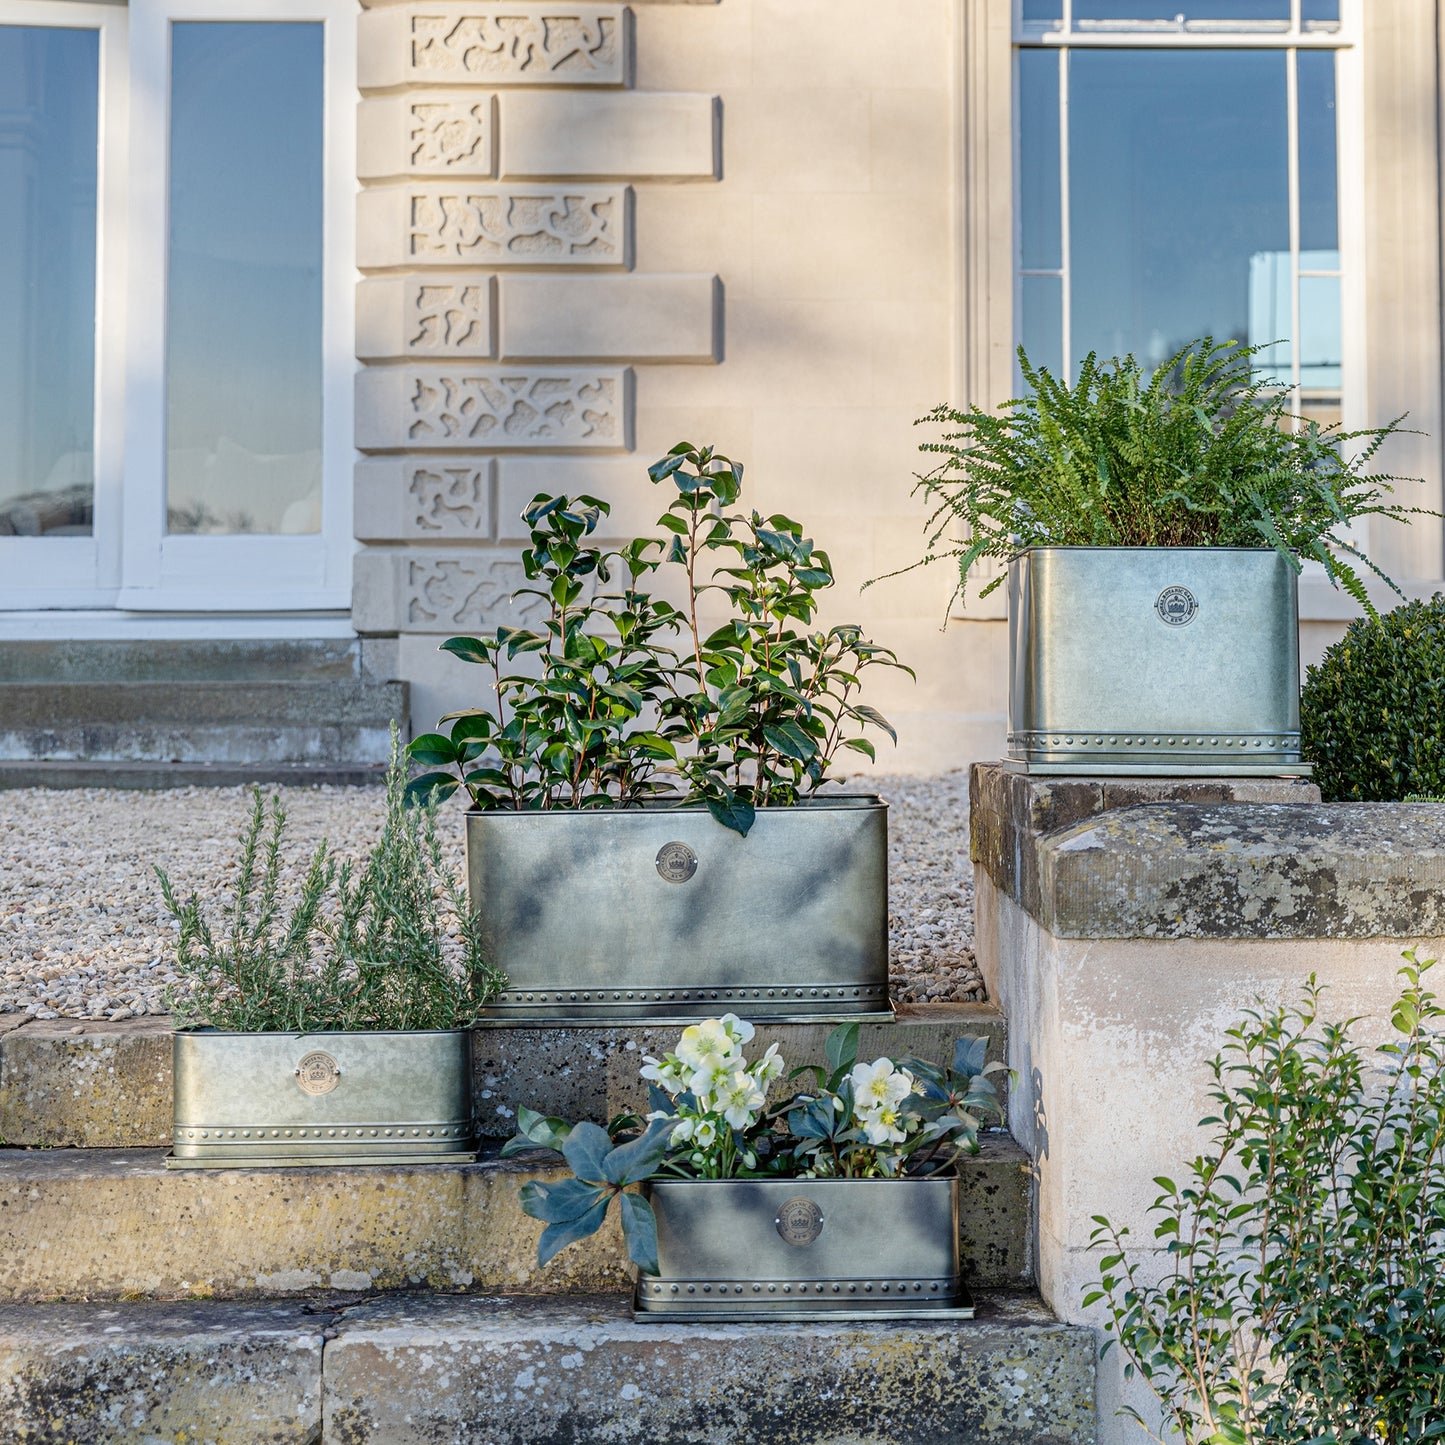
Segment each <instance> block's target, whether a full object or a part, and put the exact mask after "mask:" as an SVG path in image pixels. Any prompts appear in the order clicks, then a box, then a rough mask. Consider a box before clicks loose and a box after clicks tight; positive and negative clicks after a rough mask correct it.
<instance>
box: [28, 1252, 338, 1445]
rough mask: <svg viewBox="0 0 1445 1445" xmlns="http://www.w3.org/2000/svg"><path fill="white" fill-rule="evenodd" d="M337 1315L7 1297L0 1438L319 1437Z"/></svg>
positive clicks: (72, 1444) (80, 1444) (271, 1441)
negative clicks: (328, 1345)
mask: <svg viewBox="0 0 1445 1445" xmlns="http://www.w3.org/2000/svg"><path fill="white" fill-rule="evenodd" d="M162 1243H163V1242H162V1241H157V1244H158V1245H160V1244H162ZM330 1322H331V1317H329V1316H324V1315H317V1314H314V1313H310V1312H308V1311H307V1310H306V1309H305V1307H304V1306H302V1305H298V1304H279V1305H278V1304H260V1305H234V1304H220V1305H217V1304H212V1305H194V1304H191V1305H152V1304H123V1305H122V1304H117V1305H109V1306H107V1305H93V1304H75V1305H29V1306H9V1307H3V1308H0V1439H5V1440H13V1441H22V1440H24V1441H33V1442H37V1445H39V1442H45V1445H51V1442H54V1445H61V1442H65V1445H119V1442H132V1441H133V1442H138V1445H139V1442H152V1441H154V1442H160V1441H168V1442H169V1441H188V1442H195V1445H201V1442H217V1445H219V1442H222V1441H224V1442H225V1445H293V1442H294V1445H318V1442H319V1441H320V1440H321V1366H322V1346H323V1331H324V1328H325V1326H326V1325H328V1324H329V1323H330Z"/></svg>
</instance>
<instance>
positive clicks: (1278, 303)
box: [1248, 251, 1294, 386]
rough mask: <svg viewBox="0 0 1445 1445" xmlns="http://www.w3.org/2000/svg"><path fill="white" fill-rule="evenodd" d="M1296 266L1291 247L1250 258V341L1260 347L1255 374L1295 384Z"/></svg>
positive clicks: (1255, 361)
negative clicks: (1289, 249) (1293, 381)
mask: <svg viewBox="0 0 1445 1445" xmlns="http://www.w3.org/2000/svg"><path fill="white" fill-rule="evenodd" d="M1293 286H1294V268H1293V266H1292V265H1291V263H1290V258H1289V252H1288V251H1256V252H1255V254H1254V255H1253V256H1251V257H1250V258H1249V338H1248V339H1249V344H1250V345H1251V346H1257V347H1258V348H1259V352H1258V354H1257V355H1256V356H1255V358H1254V374H1255V377H1256V378H1257V379H1258V380H1260V381H1277V382H1278V383H1279V384H1280V385H1281V386H1290V385H1292V384H1293V383H1292V370H1291V369H1292V368H1293V366H1294V346H1293V345H1292V343H1291V337H1293V335H1294V290H1293Z"/></svg>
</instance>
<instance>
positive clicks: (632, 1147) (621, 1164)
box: [602, 1119, 677, 1185]
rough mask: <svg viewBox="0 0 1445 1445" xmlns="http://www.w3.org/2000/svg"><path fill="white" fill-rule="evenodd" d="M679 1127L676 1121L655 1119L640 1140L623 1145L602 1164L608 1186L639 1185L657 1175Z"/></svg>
mask: <svg viewBox="0 0 1445 1445" xmlns="http://www.w3.org/2000/svg"><path fill="white" fill-rule="evenodd" d="M676 1126H677V1120H676V1119H654V1120H653V1121H652V1123H650V1124H649V1125H648V1126H647V1132H646V1133H645V1134H643V1135H642V1136H641V1138H638V1139H634V1140H632V1142H631V1143H629V1144H623V1145H620V1146H619V1147H618V1148H616V1149H614V1150H613V1151H612V1152H611V1153H610V1154H609V1155H608V1156H607V1157H606V1158H605V1159H604V1160H603V1161H602V1172H603V1178H605V1179H606V1180H607V1182H608V1183H609V1184H618V1185H625V1184H636V1183H638V1182H639V1181H641V1180H643V1179H646V1178H648V1177H649V1176H651V1175H652V1174H654V1173H656V1171H657V1166H658V1165H659V1164H661V1163H662V1161H663V1159H665V1158H666V1157H667V1148H668V1140H669V1138H670V1137H671V1135H672V1131H673V1129H674V1128H676Z"/></svg>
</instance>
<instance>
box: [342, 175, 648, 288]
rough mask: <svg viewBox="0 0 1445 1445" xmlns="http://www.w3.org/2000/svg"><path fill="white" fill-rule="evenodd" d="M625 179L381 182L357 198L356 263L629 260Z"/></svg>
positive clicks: (609, 263)
mask: <svg viewBox="0 0 1445 1445" xmlns="http://www.w3.org/2000/svg"><path fill="white" fill-rule="evenodd" d="M631 210H632V206H631V192H630V190H629V189H628V187H626V186H607V187H591V186H564V187H557V186H456V187H451V186H441V185H429V186H383V187H378V188H376V189H374V190H368V191H363V192H362V193H361V195H359V196H358V197H357V200H356V217H357V225H356V232H357V237H356V245H357V257H356V260H357V265H358V266H361V267H362V268H363V269H365V268H369V267H383V266H455V265H457V264H458V263H459V262H461V263H464V264H470V265H475V266H559V265H560V266H625V265H627V264H628V263H629V261H630V259H631V258H630V247H629V236H630V233H631Z"/></svg>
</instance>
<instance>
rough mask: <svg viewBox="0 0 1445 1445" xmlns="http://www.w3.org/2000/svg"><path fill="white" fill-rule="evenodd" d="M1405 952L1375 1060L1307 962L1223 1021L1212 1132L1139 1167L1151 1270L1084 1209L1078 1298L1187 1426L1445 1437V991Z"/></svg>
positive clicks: (1309, 1434)
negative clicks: (1192, 1154) (1173, 1158)
mask: <svg viewBox="0 0 1445 1445" xmlns="http://www.w3.org/2000/svg"><path fill="white" fill-rule="evenodd" d="M1405 959H1406V964H1405V967H1403V968H1402V969H1401V970H1400V977H1401V979H1402V981H1403V988H1402V990H1401V992H1400V995H1399V997H1398V999H1397V1000H1396V1002H1395V1004H1394V1008H1393V1013H1392V1022H1393V1027H1394V1034H1395V1036H1394V1040H1393V1041H1392V1042H1390V1043H1387V1044H1385V1045H1383V1046H1382V1047H1381V1048H1380V1049H1379V1051H1378V1054H1377V1056H1376V1057H1377V1060H1378V1063H1377V1067H1376V1068H1375V1069H1374V1070H1372V1069H1371V1068H1370V1067H1369V1063H1370V1060H1369V1056H1368V1055H1367V1053H1366V1052H1365V1050H1364V1049H1362V1048H1361V1046H1360V1045H1358V1044H1356V1043H1355V1042H1353V1041H1352V1039H1351V1037H1350V1033H1351V1028H1352V1026H1353V1024H1354V1023H1355V1022H1357V1021H1355V1020H1351V1021H1349V1022H1346V1023H1324V1022H1322V1021H1321V1020H1320V1015H1319V1001H1320V992H1321V991H1320V989H1319V988H1318V987H1316V985H1315V983H1314V980H1313V979H1311V980H1310V983H1309V986H1308V988H1307V990H1306V993H1305V996H1304V1000H1303V1002H1302V1003H1301V1004H1299V1005H1297V1006H1294V1007H1290V1008H1279V1009H1275V1010H1273V1011H1270V1012H1259V1011H1251V1012H1249V1013H1247V1014H1246V1015H1245V1018H1244V1020H1243V1021H1242V1022H1241V1023H1240V1024H1239V1025H1238V1026H1237V1027H1235V1028H1233V1029H1231V1030H1230V1031H1229V1033H1228V1039H1229V1043H1228V1044H1227V1045H1226V1046H1225V1049H1224V1051H1223V1053H1221V1054H1220V1055H1219V1056H1218V1057H1217V1058H1216V1059H1215V1060H1214V1061H1213V1063H1212V1065H1211V1069H1212V1072H1213V1076H1214V1081H1215V1088H1214V1090H1213V1092H1212V1094H1211V1098H1212V1100H1213V1101H1214V1104H1215V1106H1216V1108H1215V1112H1214V1113H1213V1114H1212V1115H1211V1116H1210V1117H1209V1118H1206V1119H1204V1120H1202V1121H1201V1123H1202V1125H1203V1126H1205V1127H1207V1128H1209V1129H1210V1130H1211V1131H1212V1132H1211V1135H1210V1140H1209V1144H1208V1147H1207V1148H1206V1149H1205V1151H1204V1152H1203V1153H1202V1154H1200V1155H1199V1156H1198V1157H1197V1158H1196V1159H1194V1160H1192V1161H1191V1162H1190V1164H1189V1165H1188V1169H1187V1175H1186V1177H1185V1178H1184V1180H1183V1182H1182V1183H1176V1182H1175V1181H1174V1180H1172V1179H1168V1178H1160V1179H1158V1180H1156V1181H1155V1182H1156V1183H1157V1184H1158V1185H1159V1188H1160V1190H1161V1191H1162V1192H1161V1193H1160V1195H1159V1197H1158V1198H1157V1199H1156V1200H1155V1202H1154V1204H1153V1206H1152V1210H1151V1212H1152V1214H1153V1216H1154V1219H1155V1225H1154V1237H1155V1239H1156V1240H1157V1241H1158V1245H1159V1247H1160V1248H1161V1249H1162V1250H1163V1251H1164V1259H1163V1265H1164V1272H1163V1276H1162V1278H1160V1279H1158V1282H1154V1280H1155V1277H1156V1276H1157V1274H1158V1270H1157V1268H1155V1267H1154V1266H1153V1265H1151V1264H1150V1263H1149V1262H1147V1261H1146V1260H1144V1259H1142V1258H1141V1257H1140V1256H1139V1254H1138V1252H1137V1251H1131V1247H1130V1245H1129V1243H1128V1234H1129V1231H1128V1230H1127V1229H1123V1228H1116V1227H1115V1226H1114V1225H1112V1224H1110V1223H1109V1221H1108V1220H1107V1219H1105V1218H1103V1217H1102V1216H1100V1217H1098V1218H1097V1219H1096V1223H1097V1225H1098V1228H1097V1229H1096V1230H1095V1233H1094V1237H1093V1238H1094V1243H1095V1244H1096V1245H1100V1246H1102V1247H1103V1249H1104V1254H1103V1257H1102V1258H1101V1259H1100V1262H1099V1271H1100V1273H1099V1279H1098V1281H1097V1283H1096V1284H1095V1285H1093V1286H1092V1287H1091V1288H1090V1290H1089V1291H1088V1292H1087V1293H1086V1295H1085V1297H1084V1303H1085V1304H1086V1305H1089V1304H1094V1303H1100V1302H1101V1303H1102V1304H1103V1306H1104V1309H1105V1312H1106V1328H1107V1330H1108V1331H1109V1332H1110V1334H1111V1336H1112V1339H1111V1340H1110V1342H1109V1343H1111V1344H1112V1343H1114V1342H1117V1343H1118V1344H1119V1345H1120V1346H1121V1348H1122V1349H1123V1351H1124V1354H1125V1357H1126V1361H1127V1363H1126V1365H1125V1370H1124V1373H1125V1376H1126V1377H1128V1376H1131V1375H1132V1374H1133V1373H1135V1372H1136V1371H1137V1372H1138V1373H1139V1374H1140V1375H1142V1376H1143V1378H1144V1379H1145V1380H1147V1381H1148V1383H1149V1384H1150V1386H1152V1388H1153V1389H1154V1391H1155V1393H1156V1394H1157V1395H1158V1396H1159V1398H1160V1400H1161V1402H1162V1404H1163V1407H1164V1418H1165V1421H1166V1422H1167V1425H1168V1426H1169V1427H1172V1429H1173V1430H1175V1431H1177V1432H1178V1435H1179V1436H1180V1437H1182V1438H1183V1440H1184V1441H1186V1442H1189V1445H1203V1442H1209V1445H1254V1442H1263V1441H1270V1442H1275V1441H1281V1442H1290V1445H1306V1442H1333V1445H1365V1442H1370V1445H1379V1442H1385V1445H1413V1442H1419V1441H1428V1440H1439V1439H1445V1032H1442V1024H1445V1010H1442V1009H1441V1007H1440V1006H1439V1004H1438V1003H1437V1002H1436V996H1435V995H1434V994H1433V993H1431V992H1429V991H1428V989H1427V987H1426V973H1427V971H1428V970H1429V969H1430V968H1432V967H1433V966H1434V963H1433V961H1431V962H1424V963H1422V962H1418V961H1417V959H1416V957H1415V955H1414V953H1413V952H1408V953H1406V954H1405ZM1106 1348H1107V1345H1106ZM1126 1413H1129V1414H1131V1415H1133V1416H1134V1418H1135V1419H1136V1420H1139V1423H1140V1424H1143V1423H1144V1422H1143V1420H1142V1419H1141V1418H1140V1417H1139V1416H1138V1415H1137V1413H1135V1412H1134V1411H1132V1410H1130V1411H1127V1412H1126ZM1156 1438H1158V1437H1156ZM1171 1438H1173V1437H1172V1436H1171Z"/></svg>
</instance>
